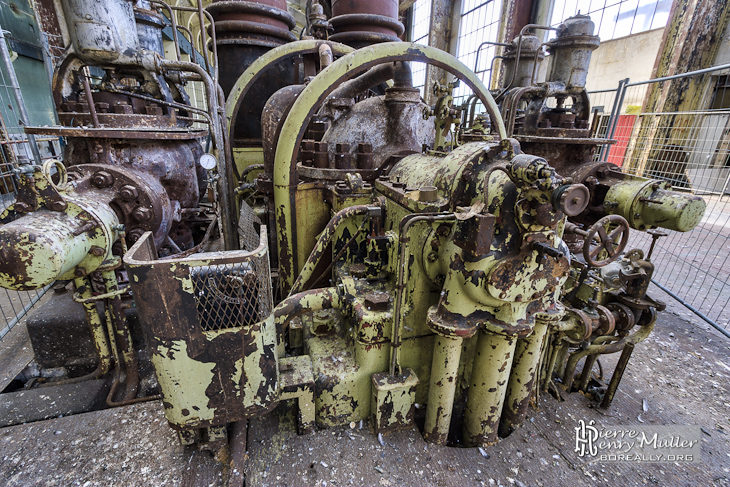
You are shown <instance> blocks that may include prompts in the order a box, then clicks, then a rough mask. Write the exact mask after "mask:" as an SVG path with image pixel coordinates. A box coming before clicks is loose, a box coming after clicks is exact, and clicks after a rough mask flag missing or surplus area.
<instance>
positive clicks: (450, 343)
mask: <svg viewBox="0 0 730 487" xmlns="http://www.w3.org/2000/svg"><path fill="white" fill-rule="evenodd" d="M462 342H463V339H462V338H459V337H447V336H443V335H438V336H437V337H436V343H435V345H434V349H433V362H432V365H431V384H430V386H429V389H428V406H427V408H426V425H425V426H424V429H423V436H424V438H425V439H426V441H428V442H430V443H436V444H439V445H445V444H446V440H447V439H448V436H449V426H450V425H451V413H452V411H453V408H454V395H455V394H456V383H457V380H456V378H457V374H458V372H459V359H460V358H461V344H462Z"/></svg>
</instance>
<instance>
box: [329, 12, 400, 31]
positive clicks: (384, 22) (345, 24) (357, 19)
mask: <svg viewBox="0 0 730 487" xmlns="http://www.w3.org/2000/svg"><path fill="white" fill-rule="evenodd" d="M330 24H332V27H334V28H335V31H336V32H337V34H341V33H344V32H381V33H383V34H390V35H394V36H396V37H397V36H399V35H401V34H403V32H405V27H404V26H403V24H402V23H401V22H400V21H398V20H397V19H394V18H392V17H388V16H386V15H377V14H344V15H338V16H336V17H332V19H330ZM370 26H374V27H375V29H380V30H375V29H372V28H368V27H370Z"/></svg>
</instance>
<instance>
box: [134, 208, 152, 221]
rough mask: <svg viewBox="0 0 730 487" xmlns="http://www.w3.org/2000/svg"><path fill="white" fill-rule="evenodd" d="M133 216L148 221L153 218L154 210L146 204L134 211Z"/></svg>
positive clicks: (138, 219)
mask: <svg viewBox="0 0 730 487" xmlns="http://www.w3.org/2000/svg"><path fill="white" fill-rule="evenodd" d="M132 218H134V220H135V221H137V222H146V221H147V220H149V219H150V218H152V210H150V209H149V208H147V207H146V206H138V207H137V208H135V209H134V210H133V211H132Z"/></svg>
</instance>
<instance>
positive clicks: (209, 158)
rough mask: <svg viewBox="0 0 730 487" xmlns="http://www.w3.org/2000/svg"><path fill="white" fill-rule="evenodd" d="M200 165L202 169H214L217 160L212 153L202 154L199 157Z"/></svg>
mask: <svg viewBox="0 0 730 487" xmlns="http://www.w3.org/2000/svg"><path fill="white" fill-rule="evenodd" d="M200 165H201V166H203V169H207V170H208V171H210V170H211V169H215V168H216V166H217V165H218V160H217V159H216V158H215V156H214V155H213V154H203V155H202V156H201V157H200Z"/></svg>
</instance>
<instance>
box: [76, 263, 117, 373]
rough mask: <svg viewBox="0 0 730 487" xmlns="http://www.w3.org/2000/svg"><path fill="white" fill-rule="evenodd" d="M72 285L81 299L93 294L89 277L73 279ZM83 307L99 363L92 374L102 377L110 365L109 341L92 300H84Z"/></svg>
mask: <svg viewBox="0 0 730 487" xmlns="http://www.w3.org/2000/svg"><path fill="white" fill-rule="evenodd" d="M74 286H75V287H76V292H78V293H79V296H80V297H81V298H82V299H89V298H91V297H92V296H93V294H92V288H91V281H90V280H89V278H86V277H79V278H77V279H74ZM83 307H84V311H85V312H86V321H87V322H88V324H89V330H90V331H91V338H92V341H93V342H94V348H96V355H97V356H98V357H99V365H98V366H97V368H96V370H95V371H94V375H95V377H102V376H103V375H104V374H106V373H107V372H109V370H110V369H111V366H112V357H111V351H110V350H109V342H108V341H107V337H106V333H104V324H103V323H102V322H101V318H99V313H98V312H97V310H96V303H94V302H93V301H89V302H84V303H83Z"/></svg>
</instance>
